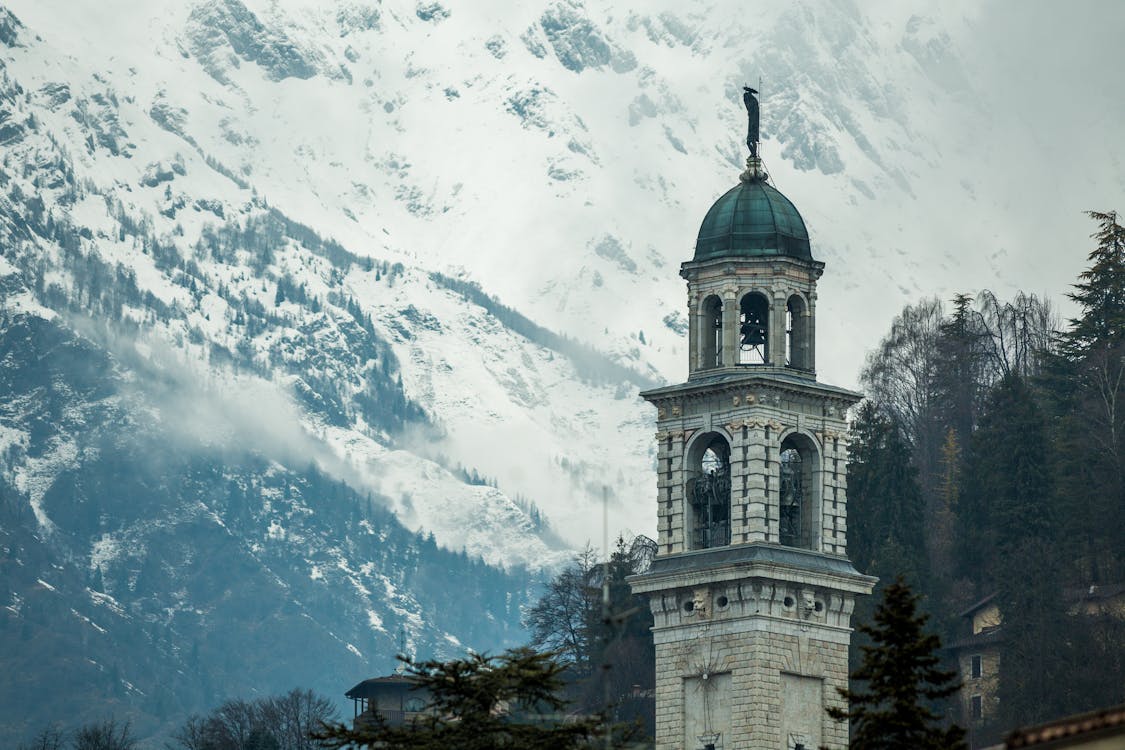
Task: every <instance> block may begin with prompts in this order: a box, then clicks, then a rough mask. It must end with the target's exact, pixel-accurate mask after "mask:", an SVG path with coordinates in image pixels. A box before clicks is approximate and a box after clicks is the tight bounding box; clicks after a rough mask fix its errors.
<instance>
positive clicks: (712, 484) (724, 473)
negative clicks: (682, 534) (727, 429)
mask: <svg viewBox="0 0 1125 750" xmlns="http://www.w3.org/2000/svg"><path fill="white" fill-rule="evenodd" d="M688 466H689V471H688V482H687V499H688V511H689V513H688V514H689V519H688V524H687V526H686V528H687V531H688V533H689V534H690V537H689V539H688V543H689V546H690V549H708V548H710V547H724V546H726V545H728V544H730V444H729V443H727V441H726V439H725V438H723V436H722V435H719V434H717V433H710V434H707V435H703V436H701V437H700V438H699V439H698V440H696V441H695V442H694V443H693V444H692V447H691V449H690V450H689V453H688Z"/></svg>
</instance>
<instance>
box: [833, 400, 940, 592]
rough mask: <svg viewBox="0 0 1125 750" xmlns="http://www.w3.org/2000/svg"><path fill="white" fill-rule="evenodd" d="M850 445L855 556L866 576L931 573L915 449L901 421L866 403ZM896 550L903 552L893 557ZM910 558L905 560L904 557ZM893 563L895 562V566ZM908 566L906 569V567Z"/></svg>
mask: <svg viewBox="0 0 1125 750" xmlns="http://www.w3.org/2000/svg"><path fill="white" fill-rule="evenodd" d="M852 435H853V439H852V442H851V444H850V445H849V446H848V504H849V508H848V511H849V517H850V522H849V524H848V525H849V527H850V528H851V529H853V531H852V535H851V542H850V544H849V549H848V551H849V553H850V557H851V558H852V560H853V561H854V562H855V563H856V565H857V566H858V567H859V568H860V570H863V571H864V572H866V573H869V574H871V575H876V576H884V577H890V576H891V575H894V574H895V573H901V572H906V573H907V574H908V577H909V578H910V579H912V580H916V581H917V580H921V579H922V577H923V576H924V572H925V559H924V556H923V555H922V550H923V528H922V523H923V520H922V497H921V491H920V489H919V487H918V479H917V470H916V469H915V468H914V466H913V464H912V460H911V459H912V456H911V450H910V447H909V446H908V445H907V443H906V440H905V438H904V437H903V433H902V430H901V429H900V428H899V426H898V425H897V424H896V423H895V421H894V420H893V419H892V418H890V417H887V416H885V415H884V414H882V413H881V412H880V410H879V408H878V407H877V406H876V405H875V404H874V403H872V402H870V401H868V402H865V403H864V404H863V405H862V406H861V407H860V409H859V412H858V414H857V415H856V420H855V423H854V424H853V425H852ZM890 550H897V552H896V553H895V554H889V551H890ZM903 555H905V559H902V556H903ZM889 558H894V562H893V564H892V563H891V561H890V559H889ZM900 566H902V567H900Z"/></svg>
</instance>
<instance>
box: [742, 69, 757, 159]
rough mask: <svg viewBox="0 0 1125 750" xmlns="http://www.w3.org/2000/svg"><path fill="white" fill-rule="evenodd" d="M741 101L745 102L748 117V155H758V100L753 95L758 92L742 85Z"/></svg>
mask: <svg viewBox="0 0 1125 750" xmlns="http://www.w3.org/2000/svg"><path fill="white" fill-rule="evenodd" d="M742 91H743V94H742V101H743V103H744V104H746V113H747V115H749V117H750V128H749V132H747V134H746V145H747V147H749V149H750V156H753V157H757V156H758V141H759V140H761V138H760V137H759V134H758V100H757V99H755V98H754V95H755V94H757V93H758V92H757V91H755V90H754V89H752V88H750V87H749V86H743V87H742Z"/></svg>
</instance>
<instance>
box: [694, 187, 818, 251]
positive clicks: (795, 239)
mask: <svg viewBox="0 0 1125 750" xmlns="http://www.w3.org/2000/svg"><path fill="white" fill-rule="evenodd" d="M770 255H787V256H789V257H791V258H803V259H804V260H812V250H811V249H810V248H809V232H808V230H807V229H805V221H804V219H802V218H801V214H799V213H798V212H797V209H796V207H795V206H794V205H793V204H792V203H791V202H790V200H789V199H788V198H786V197H785V196H784V195H782V194H781V193H779V192H778V191H777V190H775V189H774V188H772V187H771V186H770V185H768V184H767V183H766V181H765V180H763V179H749V180H747V179H744V180H743V181H742V182H740V183H739V184H738V185H737V186H735V187H734V188H732V189H731V190H729V191H727V193H726V194H725V195H724V196H723V197H721V198H719V200H717V201H715V205H713V206H711V210H710V211H708V212H707V216H705V217H704V218H703V225H702V226H700V227H699V239H697V240H696V242H695V260H697V261H700V260H713V259H715V258H731V257H734V258H745V257H751V258H757V257H764V256H770Z"/></svg>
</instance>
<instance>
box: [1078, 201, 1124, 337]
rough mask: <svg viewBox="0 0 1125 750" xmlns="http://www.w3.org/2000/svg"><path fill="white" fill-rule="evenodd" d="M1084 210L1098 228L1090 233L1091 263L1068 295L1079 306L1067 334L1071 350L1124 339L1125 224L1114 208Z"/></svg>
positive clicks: (1089, 258)
mask: <svg viewBox="0 0 1125 750" xmlns="http://www.w3.org/2000/svg"><path fill="white" fill-rule="evenodd" d="M1087 213H1088V214H1089V216H1090V218H1092V219H1093V220H1094V221H1096V222H1098V231H1096V232H1094V234H1093V235H1091V236H1092V237H1093V238H1094V239H1096V240H1097V241H1098V245H1097V247H1095V248H1094V249H1093V251H1091V252H1090V255H1089V256H1088V260H1089V261H1090V267H1089V268H1088V269H1086V270H1085V271H1083V272H1082V273H1081V274H1080V275H1079V277H1078V278H1079V281H1078V283H1077V284H1075V285H1074V289H1075V291H1074V292H1072V293H1071V294H1069V295H1068V296H1069V297H1070V298H1071V299H1072V300H1074V301H1075V302H1077V303H1078V304H1079V305H1080V306H1081V308H1082V314H1081V315H1080V316H1079V317H1077V318H1074V319H1072V320H1071V321H1070V324H1071V330H1070V331H1069V332H1068V334H1067V336H1066V343H1067V348H1068V349H1069V350H1070V351H1071V352H1079V351H1088V350H1089V349H1090V348H1092V347H1095V346H1109V345H1114V344H1118V343H1120V342H1121V341H1122V340H1123V339H1125V227H1122V226H1121V225H1120V224H1118V223H1117V212H1116V211H1110V212H1108V213H1103V212H1100V211H1089V212H1087Z"/></svg>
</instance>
